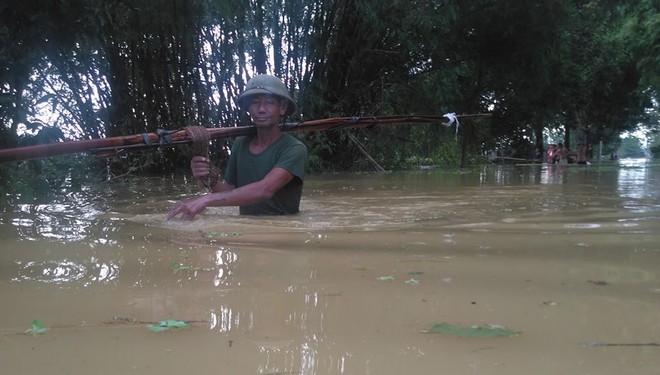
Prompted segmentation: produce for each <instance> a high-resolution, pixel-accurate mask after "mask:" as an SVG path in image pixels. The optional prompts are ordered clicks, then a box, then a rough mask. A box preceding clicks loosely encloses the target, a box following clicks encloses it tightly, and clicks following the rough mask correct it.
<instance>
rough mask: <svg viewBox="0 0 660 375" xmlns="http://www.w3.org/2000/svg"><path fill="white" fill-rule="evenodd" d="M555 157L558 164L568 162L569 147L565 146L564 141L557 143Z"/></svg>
mask: <svg viewBox="0 0 660 375" xmlns="http://www.w3.org/2000/svg"><path fill="white" fill-rule="evenodd" d="M554 159H555V162H556V163H558V164H568V148H566V147H564V144H563V143H559V144H557V147H556V148H555V153H554Z"/></svg>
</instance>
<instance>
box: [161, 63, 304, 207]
mask: <svg viewBox="0 0 660 375" xmlns="http://www.w3.org/2000/svg"><path fill="white" fill-rule="evenodd" d="M237 103H238V105H239V107H240V108H241V109H243V110H246V111H247V112H248V113H249V114H250V117H251V118H252V122H253V123H254V126H255V127H256V129H257V133H256V134H255V135H251V136H245V137H238V138H237V139H236V140H235V141H234V144H233V145H232V149H231V155H230V156H229V161H228V163H227V168H226V169H225V175H224V180H223V181H222V182H218V181H217V179H216V181H214V182H212V183H211V185H210V186H209V189H210V190H211V191H210V192H209V193H208V194H204V195H201V196H197V197H193V198H189V199H185V200H182V201H180V202H178V203H176V204H175V205H174V207H172V209H171V210H170V212H169V213H168V214H167V219H168V220H169V219H172V218H173V217H175V216H177V215H179V214H180V215H181V218H183V219H189V220H191V219H193V218H194V217H195V215H197V214H199V213H200V212H202V211H204V210H205V209H206V207H210V206H239V207H240V213H241V214H242V215H285V214H295V213H297V212H298V211H299V206H300V198H301V195H302V187H303V180H304V177H305V171H306V169H307V148H306V147H305V145H304V144H303V143H302V142H300V141H299V140H297V139H296V138H294V137H293V136H291V135H290V134H286V133H283V132H282V130H281V129H280V124H281V122H282V119H283V118H284V117H285V116H288V115H290V114H292V113H293V112H295V111H296V103H295V102H294V101H293V99H292V98H291V96H290V95H289V93H288V90H287V88H286V86H285V85H284V83H283V82H282V81H281V80H280V79H279V78H277V77H275V76H271V75H266V74H262V75H258V76H255V77H253V78H252V79H250V80H249V81H248V83H247V87H246V88H245V91H243V93H241V94H240V95H239V96H238V99H237ZM190 167H191V169H192V172H193V177H194V178H195V179H197V181H202V180H204V179H206V178H208V176H210V174H211V171H212V168H213V167H212V166H211V164H210V161H209V160H208V159H207V158H206V157H203V156H195V157H193V158H192V160H191V162H190Z"/></svg>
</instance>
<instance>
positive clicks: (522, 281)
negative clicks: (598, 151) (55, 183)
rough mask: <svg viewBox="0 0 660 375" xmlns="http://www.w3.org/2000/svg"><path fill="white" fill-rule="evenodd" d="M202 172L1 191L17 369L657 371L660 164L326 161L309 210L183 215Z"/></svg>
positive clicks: (2, 340) (6, 294)
mask: <svg viewBox="0 0 660 375" xmlns="http://www.w3.org/2000/svg"><path fill="white" fill-rule="evenodd" d="M191 185H192V184H190V183H188V184H187V185H186V184H185V182H184V181H183V179H143V180H135V181H131V182H124V183H112V184H107V185H104V186H101V187H98V188H94V189H87V190H84V191H83V192H80V193H72V194H68V195H66V196H65V197H64V198H58V199H55V200H54V201H50V202H42V203H40V204H30V205H18V204H16V205H12V206H9V207H4V208H3V211H2V216H1V217H0V249H1V250H0V297H1V298H2V308H1V309H0V334H1V335H2V336H1V337H0V364H1V365H0V366H1V368H2V370H1V372H2V374H7V375H13V374H46V373H47V374H73V375H82V374H86V375H87V374H161V375H162V374H379V375H382V374H489V375H492V374H552V375H555V374H617V375H619V374H624V373H626V374H633V373H634V374H658V373H660V346H658V345H660V344H659V343H660V277H659V268H658V266H659V265H660V165H658V164H652V163H648V162H645V161H643V160H633V161H621V162H620V163H617V164H611V163H607V164H605V163H604V164H592V165H588V166H577V165H569V166H548V165H540V166H490V167H484V168H482V169H478V170H475V171H466V172H460V173H457V172H443V171H416V172H405V173H385V174H360V175H326V176H312V177H310V178H309V180H308V181H307V182H306V183H305V189H304V196H303V202H302V207H301V208H302V212H301V213H300V214H299V215H296V216H292V217H241V216H239V215H238V214H237V210H236V209H234V208H223V209H218V208H216V209H209V210H207V211H206V212H205V213H204V214H203V215H202V216H200V217H199V218H198V219H196V220H195V221H192V222H184V221H181V220H173V221H170V222H166V221H164V218H165V214H166V212H167V210H168V209H169V207H170V206H171V205H172V203H173V202H175V201H176V200H177V199H180V198H183V197H184V196H188V195H190V194H192V193H193V192H194V190H193V188H192V186H191ZM35 319H36V320H39V321H40V322H41V324H42V326H43V327H44V328H48V330H47V331H45V332H43V333H37V332H35V331H40V330H39V326H38V325H37V326H35V327H33V328H31V327H32V322H33V320H35ZM170 319H172V320H176V321H185V322H188V323H189V327H187V328H181V329H174V328H173V329H168V330H166V331H164V332H152V331H151V330H150V329H149V325H154V324H156V325H157V324H159V322H161V321H166V320H170ZM442 323H446V324H449V325H453V326H458V327H463V328H470V327H473V326H481V327H482V328H484V330H486V329H488V328H492V327H495V326H501V327H505V328H507V329H509V330H511V331H515V332H518V334H517V335H516V336H511V337H461V336H456V335H452V334H446V333H429V330H430V329H431V327H432V326H433V325H434V324H442ZM29 329H32V331H33V332H32V333H33V334H25V332H26V330H29ZM472 332H480V331H478V330H473V331H472Z"/></svg>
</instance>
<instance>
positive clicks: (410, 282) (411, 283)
mask: <svg viewBox="0 0 660 375" xmlns="http://www.w3.org/2000/svg"><path fill="white" fill-rule="evenodd" d="M404 282H405V283H406V284H408V285H419V284H420V281H419V280H417V279H412V278H411V279H408V280H406V281H404Z"/></svg>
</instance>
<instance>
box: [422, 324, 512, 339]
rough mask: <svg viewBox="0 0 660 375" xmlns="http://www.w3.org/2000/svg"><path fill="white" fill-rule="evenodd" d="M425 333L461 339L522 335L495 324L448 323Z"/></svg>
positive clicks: (437, 325)
mask: <svg viewBox="0 0 660 375" xmlns="http://www.w3.org/2000/svg"><path fill="white" fill-rule="evenodd" d="M424 333H444V334H447V335H453V336H461V337H512V336H517V335H518V334H520V333H519V332H516V331H512V330H510V329H508V328H506V327H502V326H499V325H494V324H486V325H483V326H469V327H463V326H456V325H453V324H447V323H441V324H434V325H432V326H431V328H429V329H428V330H427V331H424Z"/></svg>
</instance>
